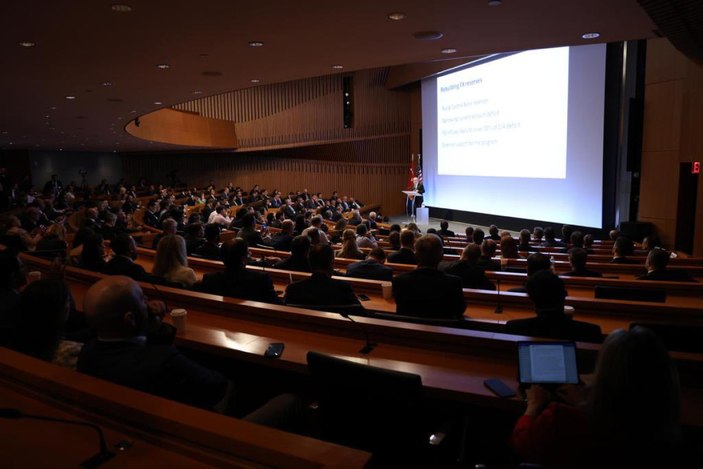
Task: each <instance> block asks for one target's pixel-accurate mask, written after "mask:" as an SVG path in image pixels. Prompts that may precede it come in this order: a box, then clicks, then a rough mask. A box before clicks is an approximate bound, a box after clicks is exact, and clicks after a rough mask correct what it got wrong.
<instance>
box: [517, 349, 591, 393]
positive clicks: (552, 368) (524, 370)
mask: <svg viewBox="0 0 703 469" xmlns="http://www.w3.org/2000/svg"><path fill="white" fill-rule="evenodd" d="M518 369H519V377H518V381H520V383H521V384H564V383H571V384H578V382H579V374H578V367H577V366H576V344H574V343H573V342H518Z"/></svg>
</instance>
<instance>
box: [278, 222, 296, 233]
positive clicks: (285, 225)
mask: <svg viewBox="0 0 703 469" xmlns="http://www.w3.org/2000/svg"><path fill="white" fill-rule="evenodd" d="M294 228H295V225H293V222H292V221H291V220H283V221H282V222H281V233H285V234H289V235H292V234H293V229H294Z"/></svg>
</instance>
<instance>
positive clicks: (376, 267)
mask: <svg viewBox="0 0 703 469" xmlns="http://www.w3.org/2000/svg"><path fill="white" fill-rule="evenodd" d="M385 262H386V253H385V251H384V250H383V249H381V248H374V249H372V250H371V252H369V255H368V256H366V259H365V260H363V261H358V262H354V263H352V264H349V265H348V266H347V277H358V278H367V279H371V280H388V281H390V280H392V279H393V269H391V268H390V267H387V266H385V265H383V264H384V263H385Z"/></svg>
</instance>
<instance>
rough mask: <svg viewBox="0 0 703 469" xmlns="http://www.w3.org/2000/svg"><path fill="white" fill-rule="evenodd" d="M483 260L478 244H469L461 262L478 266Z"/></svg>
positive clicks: (462, 254)
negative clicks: (480, 260)
mask: <svg viewBox="0 0 703 469" xmlns="http://www.w3.org/2000/svg"><path fill="white" fill-rule="evenodd" d="M480 258H481V248H480V247H479V245H478V244H474V243H471V244H467V245H466V247H465V248H464V251H463V252H462V253H461V260H462V261H465V262H468V263H469V264H476V263H478V260H479V259H480Z"/></svg>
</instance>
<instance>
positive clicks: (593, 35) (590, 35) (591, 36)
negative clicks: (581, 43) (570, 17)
mask: <svg viewBox="0 0 703 469" xmlns="http://www.w3.org/2000/svg"><path fill="white" fill-rule="evenodd" d="M581 37H582V38H583V39H598V38H599V37H600V33H596V32H593V33H584V34H582V35H581Z"/></svg>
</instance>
